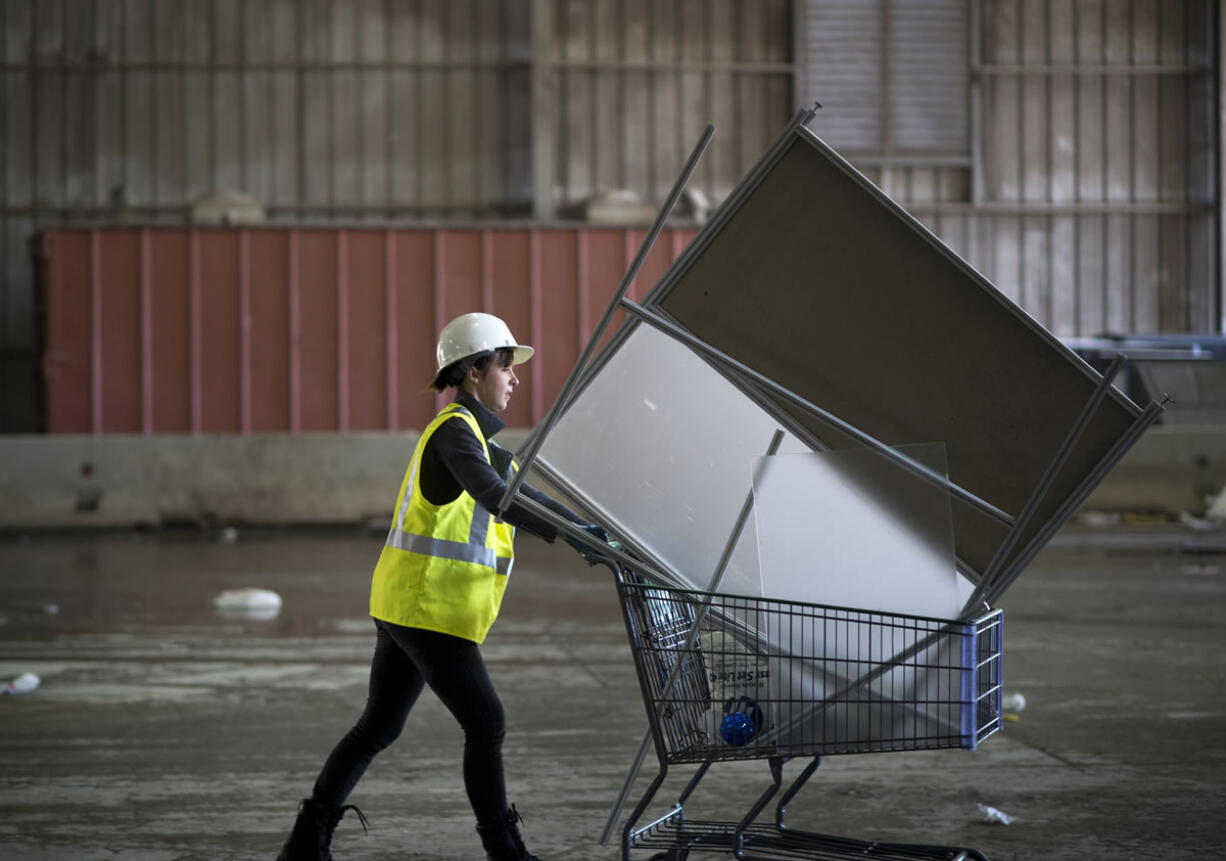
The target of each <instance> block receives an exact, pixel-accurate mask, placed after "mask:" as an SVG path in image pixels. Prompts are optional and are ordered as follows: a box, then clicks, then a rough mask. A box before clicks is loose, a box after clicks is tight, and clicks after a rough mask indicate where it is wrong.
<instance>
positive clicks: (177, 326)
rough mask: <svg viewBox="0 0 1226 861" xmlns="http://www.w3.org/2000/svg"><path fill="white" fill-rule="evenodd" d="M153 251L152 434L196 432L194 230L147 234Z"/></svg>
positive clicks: (150, 256) (149, 264) (151, 307)
mask: <svg viewBox="0 0 1226 861" xmlns="http://www.w3.org/2000/svg"><path fill="white" fill-rule="evenodd" d="M144 239H145V247H146V249H147V250H148V253H149V260H148V270H149V276H150V283H149V300H150V305H149V310H150V321H149V339H150V349H151V354H150V356H149V368H150V370H151V372H152V377H151V379H150V385H151V387H152V388H151V391H149V392H148V398H149V402H150V405H151V413H150V415H149V416H148V423H149V432H152V431H154V430H156V431H157V432H159V433H185V432H187V431H190V430H191V423H192V407H191V386H190V385H187V382H188V380H190V379H191V361H192V356H191V338H190V332H191V297H190V295H189V292H190V291H189V285H190V279H189V277H188V276H189V271H188V265H189V264H188V258H189V247H188V234H187V231H185V230H166V231H160V232H159V233H157V234H155V233H153V232H151V231H146V232H145V237H144Z"/></svg>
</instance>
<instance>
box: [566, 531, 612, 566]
mask: <svg viewBox="0 0 1226 861" xmlns="http://www.w3.org/2000/svg"><path fill="white" fill-rule="evenodd" d="M580 528H581V529H582V530H583V531H584V532H587V533H589V534H590V535H591V536H592V537H593V538H597V539H599V540H600V543H601V544H608V542H609V534H608V533H607V532H605V531H604V529H603V528H601V526H600V525H599V524H596V523H588V524H586V525H585V526H581V527H580ZM562 537H563V538H565V539H566V543H567V544H569V545H570V546H571V547H573V548H575V552H576V553H578V554H579V555H580V556H582V557H583V558H584V559H585V560H586V561H587V564H588V565H595V564H596V561H597V558H598V553H599V551H597V550H596V549H595V548H593V547H590V546H588V545H587V544H585V543H583V542H582V541H580V540H579V539H578V538H572V537H571V536H569V535H563V536H562Z"/></svg>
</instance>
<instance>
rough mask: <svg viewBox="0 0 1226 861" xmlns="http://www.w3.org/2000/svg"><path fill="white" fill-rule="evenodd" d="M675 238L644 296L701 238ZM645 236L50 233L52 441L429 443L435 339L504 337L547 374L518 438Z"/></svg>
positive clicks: (520, 403) (558, 232) (674, 233)
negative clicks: (384, 433)
mask: <svg viewBox="0 0 1226 861" xmlns="http://www.w3.org/2000/svg"><path fill="white" fill-rule="evenodd" d="M693 233H694V231H693V230H692V229H674V228H668V229H666V230H665V231H664V233H663V234H662V235H661V236H660V238H659V239H658V240H657V242H656V244H655V246H654V247H653V250H652V252H651V254H650V255H649V256H648V258H647V261H646V262H645V264H644V266H643V269H642V270H641V272H640V275H639V278H638V280H637V281H636V282H635V284H634V285H632V288H631V293H632V295H634V294H637V295H642V294H643V293H644V292H646V290H647V289H648V288H650V286H651V285H652V284H654V283H655V281H656V280H658V279H659V277H660V276H661V275H663V273H664V270H665V269H666V268H667V266H668V264H669V263H671V262H672V260H673V259H674V258H675V257H676V256H677V255H679V254H680V253H681V250H682V248H683V247H684V246H685V244H686V243H687V242H689V240H690V239H691V238H692V236H693ZM643 236H644V231H642V230H637V229H600V228H570V229H565V228H546V229H537V228H528V227H522V228H520V227H491V228H483V229H406V228H396V229H376V228H361V227H357V228H352V229H322V228H305V227H304V228H252V229H227V228H217V229H188V228H169V227H168V228H156V227H154V228H151V227H143V228H118V227H112V228H92V229H91V228H52V229H49V230H48V231H46V232H45V233H44V234H43V236H42V254H43V256H44V260H45V264H44V276H43V277H44V284H43V292H44V295H45V296H46V301H47V307H46V310H47V320H46V323H47V345H46V346H47V354H46V355H47V389H46V398H47V401H46V407H47V429H48V430H49V431H51V432H53V433H143V434H157V433H265V432H287V431H288V432H299V431H345V430H383V429H387V430H395V429H411V428H420V427H422V426H424V425H425V424H426V423H427V422H428V421H429V419H430V417H431V416H432V415H433V414H434V411H435V409H436V408H437V407H438V406H439V405H440V402H439V401H438V399H437V398H435V397H434V396H432V395H430V394H428V393H425V392H424V389H425V386H426V384H427V383H428V382H429V380H430V378H431V377H432V376H433V373H434V370H435V367H434V344H435V337H436V333H437V332H438V330H439V329H441V328H442V326H443V324H444V323H445V322H446V321H447V320H449V319H451V318H452V317H454V316H456V315H457V314H461V313H465V312H468V311H474V310H485V311H489V312H491V313H495V314H498V315H500V316H502V317H504V318H505V319H506V320H507V322H508V324H509V325H510V326H511V329H512V331H513V332H514V333H515V335H516V337H518V338H520V339H521V340H523V341H525V342H526V343H530V344H532V345H534V346H535V347H536V348H537V350H538V355H537V357H536V358H534V359H533V361H531V362H529V363H528V364H527V365H525V366H524V367H523V369H522V370H521V372H520V373H521V374H522V384H521V386H520V387H519V389H517V391H516V394H515V397H514V398H513V400H512V403H511V406H510V407H509V408H508V410H507V413H506V415H505V416H504V418H505V419H506V421H507V423H508V424H509V425H511V426H513V427H529V426H531V425H534V424H535V423H536V422H537V421H538V420H539V419H540V418H541V417H542V416H543V415H544V413H545V411H546V410H547V409H548V408H549V406H550V405H551V404H552V402H553V400H554V398H555V397H556V396H557V393H558V391H559V390H560V389H561V386H562V383H563V381H564V380H565V379H566V375H567V374H568V373H569V371H570V368H571V366H572V365H573V364H574V362H575V360H576V358H578V355H579V351H580V350H581V349H582V347H583V345H584V344H586V343H587V339H588V337H589V336H590V334H591V331H592V329H593V328H594V327H595V325H596V322H597V320H598V319H599V317H600V315H601V314H602V313H603V311H604V308H605V307H606V305H607V304H608V301H609V299H610V297H611V296H612V295H613V292H614V290H615V288H616V287H617V284H618V282H619V281H620V280H621V278H622V275H623V273H624V272H625V270H626V268H627V266H628V265H629V263H630V261H631V259H632V258H633V256H634V255H635V253H636V252H637V251H638V248H639V245H640V243H641V242H642V240H643Z"/></svg>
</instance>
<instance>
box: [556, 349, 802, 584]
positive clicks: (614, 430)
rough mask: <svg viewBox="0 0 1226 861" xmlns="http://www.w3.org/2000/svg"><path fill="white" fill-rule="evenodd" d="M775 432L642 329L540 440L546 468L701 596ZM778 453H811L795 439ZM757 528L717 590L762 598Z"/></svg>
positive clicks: (763, 417) (681, 353) (713, 376)
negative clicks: (754, 472)
mask: <svg viewBox="0 0 1226 861" xmlns="http://www.w3.org/2000/svg"><path fill="white" fill-rule="evenodd" d="M777 428H778V425H777V423H776V422H775V420H774V419H773V418H771V417H770V416H769V415H768V414H767V413H766V412H765V411H764V410H763V409H762V408H761V407H759V406H758V405H757V404H755V403H754V402H753V401H752V400H750V399H749V398H748V397H746V396H745V394H743V393H742V392H741V391H740V390H739V389H737V388H736V387H735V386H733V385H732V384H731V383H729V382H728V381H727V380H725V379H724V378H723V377H722V376H720V375H719V374H718V373H716V372H715V371H714V370H713V369H712V368H711V367H710V366H709V365H708V364H707V363H706V362H704V361H703V360H702V359H700V358H699V357H698V356H697V355H695V354H694V353H693V352H692V351H690V350H689V349H688V348H687V347H685V346H684V345H682V344H679V343H678V342H676V341H674V340H673V339H672V338H669V337H668V336H667V335H663V334H661V333H660V332H658V331H656V330H654V329H652V328H650V327H648V326H638V327H637V328H635V329H634V331H633V332H632V333H631V334H630V335H629V336H628V337H627V339H626V340H625V341H624V342H623V343H622V344H621V345H620V346H619V347H618V349H617V351H616V352H615V353H614V354H613V355H612V356H610V357H609V359H608V361H607V363H606V364H605V365H604V367H602V368H601V369H600V372H599V373H598V374H596V376H595V377H594V378H593V379H592V380H591V382H590V383H589V384H588V385H587V387H586V388H585V389H584V391H583V392H582V393H581V394H580V395H579V397H578V398H577V399H576V400H575V401H574V403H572V404H571V406H570V408H569V409H568V410H567V411H566V414H565V415H564V416H563V417H562V419H561V420H560V421H559V423H558V424H557V426H556V427H555V428H554V430H553V431H552V432H551V433H550V434H549V436H548V437H547V438H546V440H545V443H544V444H543V446H542V448H541V452H540V457H541V459H542V460H543V461H544V463H545V464H546V465H547V466H548V467H549V468H550V469H551V470H553V471H554V472H556V473H557V474H558V475H559V476H561V477H562V478H563V479H565V480H566V482H568V483H569V484H570V485H571V486H572V488H573V489H575V491H576V492H578V493H579V494H581V495H583V496H586V497H587V498H589V499H591V500H592V501H593V502H594V503H595V504H596V506H597V507H598V508H599V510H600V511H601V512H602V513H604V514H605V515H606V516H607V517H608V519H609V521H610V522H611V524H613V525H615V526H616V528H617V529H618V530H619V531H620V532H621V534H622V535H623V536H624V537H626V538H629V539H631V540H633V541H635V542H637V543H639V544H640V545H641V546H643V547H645V548H646V549H648V550H649V551H650V552H652V553H653V554H655V555H656V556H657V557H658V558H660V559H661V560H662V561H663V562H664V563H665V564H667V565H668V566H670V567H671V568H672V569H673V570H675V571H676V572H677V573H678V575H679V576H680V578H681V580H682V583H681V584H679V585H686V586H690V587H693V588H698V589H706V588H707V587H708V585H709V584H710V582H711V577H712V575H713V574H714V573H715V568H716V566H717V565H718V563H719V559H720V555H721V554H722V553H723V550H724V547H725V545H726V544H727V542H728V539H729V538H730V536H731V535H732V531H733V527H734V526H735V524H736V519H737V516H738V515H739V514H740V511H741V507H742V506H743V505H744V504H745V500H746V499H747V498H748V497H749V494H750V492H751V490H752V480H753V479H752V471H753V468H754V464H755V462H756V460H757V459H758V458H760V457H761V456H762V455H764V454H765V453H766V451H767V448H768V446H769V445H770V442H771V438H772V436H773V435H774V433H775V431H776V430H777ZM780 450H781V451H792V452H800V451H808V449H807V448H806V447H805V446H804V444H803V443H801V442H800V441H799V440H797V439H795V438H794V437H791V436H786V437H785V439H784V443H783V447H782V448H781V449H780ZM755 540H756V539H755V532H754V528H753V519H752V518H750V520H749V522H748V523H747V524H746V528H745V530H744V533H743V535H742V536H741V539H740V541H739V542H738V543H737V546H736V548H735V550H734V553H733V556H732V561H731V563H730V564H729V566H728V570H727V571H726V572H725V574H724V577H723V580H722V582H721V584H720V587H719V589H720V591H722V592H730V593H736V594H749V595H758V594H760V578H759V574H758V554H757V550H756V547H755Z"/></svg>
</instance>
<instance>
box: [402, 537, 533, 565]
mask: <svg viewBox="0 0 1226 861" xmlns="http://www.w3.org/2000/svg"><path fill="white" fill-rule="evenodd" d="M387 543H388V546H390V547H395V548H396V549H398V550H405V551H408V552H409V553H420V554H422V555H423V556H434V557H437V558H439V559H450V560H451V561H453V562H471V563H473V564H474V565H481V566H484V567H485V568H493V569H494V570H495V571H496V572H497V573H499V574H510V573H511V562H512V560H511V559H506V558H504V557H501V556H497V555H496V554H495V553H494V551H493V550H491V549H490V548H488V547H485V546H482V545H476V544H461V543H460V542H459V541H447V540H445V539H443V538H429V537H427V536H425V535H414V534H413V533H411V532H398V533H396V534H394V535H389V536H388V539H387Z"/></svg>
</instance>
